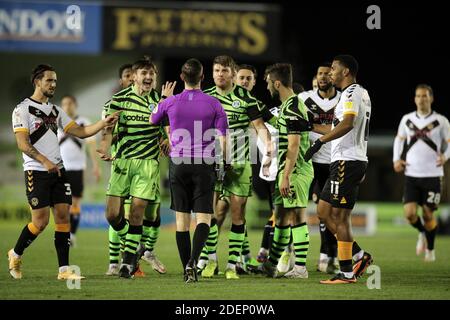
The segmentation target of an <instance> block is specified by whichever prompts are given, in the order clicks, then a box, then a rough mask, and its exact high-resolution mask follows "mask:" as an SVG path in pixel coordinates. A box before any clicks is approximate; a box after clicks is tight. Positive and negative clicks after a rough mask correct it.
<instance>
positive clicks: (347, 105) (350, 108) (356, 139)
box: [331, 83, 372, 162]
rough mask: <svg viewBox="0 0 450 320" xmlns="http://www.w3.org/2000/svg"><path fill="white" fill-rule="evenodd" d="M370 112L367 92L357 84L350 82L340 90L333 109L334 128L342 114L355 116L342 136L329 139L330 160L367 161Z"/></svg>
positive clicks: (341, 118) (342, 116)
mask: <svg viewBox="0 0 450 320" xmlns="http://www.w3.org/2000/svg"><path fill="white" fill-rule="evenodd" d="M371 112H372V107H371V102H370V97H369V93H368V92H367V90H366V89H364V88H363V87H361V86H360V85H359V84H356V83H354V84H352V85H350V86H348V87H347V88H345V89H344V90H343V91H342V94H341V98H340V99H339V102H338V104H337V106H336V108H335V109H334V120H333V126H332V128H334V127H335V126H336V125H337V124H338V123H339V122H340V121H342V120H343V119H344V115H346V114H352V115H354V116H355V118H354V122H353V129H352V130H350V131H349V132H347V133H346V134H345V135H344V136H342V137H340V138H338V139H335V140H333V141H331V162H334V161H338V160H347V161H367V140H368V137H369V121H370V116H371Z"/></svg>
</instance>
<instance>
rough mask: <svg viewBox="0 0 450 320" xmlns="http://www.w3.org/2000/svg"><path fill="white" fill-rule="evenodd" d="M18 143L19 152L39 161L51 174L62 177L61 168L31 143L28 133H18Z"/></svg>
mask: <svg viewBox="0 0 450 320" xmlns="http://www.w3.org/2000/svg"><path fill="white" fill-rule="evenodd" d="M16 141H17V146H18V147H19V150H20V151H22V152H23V153H24V154H26V155H27V156H29V157H30V158H32V159H34V160H37V161H39V162H40V163H41V164H42V165H43V166H44V167H45V168H46V169H47V170H48V172H49V173H58V175H61V172H60V170H59V167H58V165H57V164H54V163H53V162H51V161H50V160H49V159H47V157H46V156H44V155H43V154H42V153H40V152H39V151H38V150H37V149H36V148H35V147H34V146H33V145H32V144H31V142H30V135H29V134H28V132H16Z"/></svg>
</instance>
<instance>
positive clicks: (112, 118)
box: [104, 111, 121, 127]
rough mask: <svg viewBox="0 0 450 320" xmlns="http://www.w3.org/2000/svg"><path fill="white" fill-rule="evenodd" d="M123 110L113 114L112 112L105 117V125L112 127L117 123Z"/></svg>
mask: <svg viewBox="0 0 450 320" xmlns="http://www.w3.org/2000/svg"><path fill="white" fill-rule="evenodd" d="M120 112H121V111H116V112H114V113H113V114H110V115H109V116H107V117H106V118H105V120H104V121H105V126H106V127H110V126H113V125H115V124H116V122H117V120H119V115H120Z"/></svg>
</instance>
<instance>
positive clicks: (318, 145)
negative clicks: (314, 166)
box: [304, 139, 323, 161]
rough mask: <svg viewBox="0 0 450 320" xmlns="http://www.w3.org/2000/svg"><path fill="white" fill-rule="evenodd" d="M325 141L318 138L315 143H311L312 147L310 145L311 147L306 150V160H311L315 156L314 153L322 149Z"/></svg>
mask: <svg viewBox="0 0 450 320" xmlns="http://www.w3.org/2000/svg"><path fill="white" fill-rule="evenodd" d="M322 145H323V142H322V141H320V139H317V140H316V141H314V143H313V144H312V145H311V147H309V149H308V150H307V151H306V153H305V157H304V159H305V161H309V160H311V158H312V157H313V155H314V154H315V153H316V152H317V151H319V150H320V148H321V147H322Z"/></svg>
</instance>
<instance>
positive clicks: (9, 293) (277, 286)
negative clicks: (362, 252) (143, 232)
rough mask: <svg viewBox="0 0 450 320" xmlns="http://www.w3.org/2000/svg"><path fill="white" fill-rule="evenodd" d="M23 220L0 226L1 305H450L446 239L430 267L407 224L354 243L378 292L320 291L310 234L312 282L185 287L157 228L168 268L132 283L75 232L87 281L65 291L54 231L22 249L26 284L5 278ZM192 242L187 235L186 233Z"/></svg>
mask: <svg viewBox="0 0 450 320" xmlns="http://www.w3.org/2000/svg"><path fill="white" fill-rule="evenodd" d="M24 224H25V222H24V221H20V222H17V221H16V222H13V221H2V222H1V223H0V253H1V257H0V300H2V299H69V300H72V299H132V300H136V299H168V300H169V299H183V300H184V299H192V300H197V299H207V300H222V299H224V300H226V299H233V300H245V299H252V300H271V299H283V300H284V299H295V300H301V299H321V300H322V299H352V300H353V299H427V300H428V299H449V298H450V267H449V265H450V264H449V263H450V250H448V248H449V247H450V237H445V236H440V237H438V238H437V239H436V257H437V261H436V262H435V263H425V262H423V260H422V259H423V257H417V256H416V255H415V243H416V239H417V233H416V232H415V230H413V229H412V228H410V227H409V226H407V225H400V226H394V225H392V224H391V223H389V224H385V225H383V224H381V225H380V226H379V228H378V232H377V234H376V236H373V237H362V236H361V237H357V240H358V242H359V243H360V244H361V246H362V247H364V248H366V249H367V250H368V251H369V252H371V253H372V255H373V256H374V264H375V265H377V266H378V267H379V268H380V271H381V272H380V275H381V288H380V289H368V287H367V284H366V281H367V278H368V276H369V275H365V276H364V277H363V278H362V279H360V280H359V281H358V283H356V284H352V285H340V286H325V285H321V284H319V280H321V279H324V278H326V277H327V275H324V274H321V273H318V272H317V271H315V267H316V262H317V259H318V250H319V240H320V239H319V236H318V235H312V236H311V246H310V254H309V257H308V263H307V267H308V270H309V279H268V278H265V277H263V276H258V275H249V276H241V279H240V280H237V281H233V280H226V279H225V278H224V276H223V275H221V276H220V275H219V276H216V277H214V278H213V279H200V281H199V282H198V283H196V284H185V283H184V282H183V281H182V274H181V267H180V262H179V257H178V251H177V248H176V242H175V232H174V230H173V229H170V228H162V229H161V233H160V238H159V240H158V243H157V246H156V253H157V254H158V256H159V257H160V259H161V260H162V261H163V262H164V263H165V264H166V267H167V269H168V272H167V274H165V275H160V274H157V273H156V272H154V271H153V270H151V268H150V267H149V266H148V265H146V264H145V262H142V265H143V269H144V271H145V272H146V277H145V278H138V279H133V280H127V279H119V278H117V277H108V276H105V275H104V273H105V271H106V269H107V266H108V249H107V232H106V230H80V231H79V234H78V247H77V248H75V249H73V250H71V263H72V264H76V265H79V266H80V268H81V271H82V274H83V275H84V276H86V280H83V281H82V282H81V288H80V289H79V290H69V289H68V288H67V286H66V283H65V282H64V281H57V280H56V275H57V259H56V254H55V249H54V246H53V239H52V238H53V228H52V226H51V225H49V227H48V228H47V230H46V231H45V232H44V233H43V234H41V235H40V236H39V238H38V239H37V240H36V241H35V242H34V243H33V244H32V245H31V247H29V248H28V249H27V251H26V252H25V255H24V258H23V279H22V280H13V279H12V278H11V277H10V275H9V273H8V265H7V258H6V253H7V251H8V250H9V249H10V248H11V247H12V246H13V245H14V243H15V241H16V239H17V237H18V235H19V232H20V231H21V229H22V227H23V226H24ZM191 236H192V232H191ZM249 237H250V244H251V249H252V252H253V254H256V253H257V250H258V248H259V244H260V239H261V232H260V231H253V230H252V231H250V233H249ZM227 242H228V241H227V239H226V237H225V233H223V234H222V236H221V237H220V238H219V263H220V268H221V270H222V271H223V269H224V268H225V263H226V259H225V256H226V252H227V245H228V243H227Z"/></svg>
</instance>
